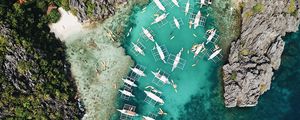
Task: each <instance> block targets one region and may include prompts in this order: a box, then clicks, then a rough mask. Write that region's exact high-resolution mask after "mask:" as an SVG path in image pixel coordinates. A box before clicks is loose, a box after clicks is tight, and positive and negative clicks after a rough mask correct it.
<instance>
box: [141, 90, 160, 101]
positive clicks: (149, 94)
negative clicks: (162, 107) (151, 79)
mask: <svg viewBox="0 0 300 120" xmlns="http://www.w3.org/2000/svg"><path fill="white" fill-rule="evenodd" d="M144 92H145V93H146V95H147V96H148V97H149V98H151V99H152V100H154V101H155V102H158V103H160V104H164V103H165V102H164V100H163V99H161V98H160V97H158V96H157V95H155V94H154V93H152V92H149V91H145V90H144Z"/></svg>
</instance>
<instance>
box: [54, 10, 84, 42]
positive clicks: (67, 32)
mask: <svg viewBox="0 0 300 120" xmlns="http://www.w3.org/2000/svg"><path fill="white" fill-rule="evenodd" d="M58 11H59V13H60V14H61V17H60V19H59V21H58V22H57V23H52V24H49V27H50V31H51V32H53V33H54V34H55V36H56V37H57V38H59V39H60V40H62V41H64V40H66V39H67V38H68V37H70V36H71V35H74V34H76V33H78V32H82V31H83V26H82V24H81V23H80V22H79V21H78V18H77V17H76V16H74V15H73V14H72V13H71V12H70V11H68V12H67V11H65V10H64V9H63V8H62V7H60V8H58Z"/></svg>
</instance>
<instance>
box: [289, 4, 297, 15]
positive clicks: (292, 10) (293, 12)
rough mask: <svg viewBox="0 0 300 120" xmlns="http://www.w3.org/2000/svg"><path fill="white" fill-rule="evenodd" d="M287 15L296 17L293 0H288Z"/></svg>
mask: <svg viewBox="0 0 300 120" xmlns="http://www.w3.org/2000/svg"><path fill="white" fill-rule="evenodd" d="M288 13H289V14H291V15H293V16H296V15H297V9H296V4H295V0H290V4H289V7H288Z"/></svg>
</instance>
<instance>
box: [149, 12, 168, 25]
mask: <svg viewBox="0 0 300 120" xmlns="http://www.w3.org/2000/svg"><path fill="white" fill-rule="evenodd" d="M168 15H169V13H163V14H161V15H160V16H158V17H156V18H155V19H154V21H153V22H152V23H151V25H153V24H155V23H158V22H160V21H162V20H164V19H166V18H167V16H168Z"/></svg>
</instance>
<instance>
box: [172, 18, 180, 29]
mask: <svg viewBox="0 0 300 120" xmlns="http://www.w3.org/2000/svg"><path fill="white" fill-rule="evenodd" d="M173 19H174V23H175V26H176V27H177V28H178V29H180V24H179V21H178V20H177V19H176V18H175V17H173Z"/></svg>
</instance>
